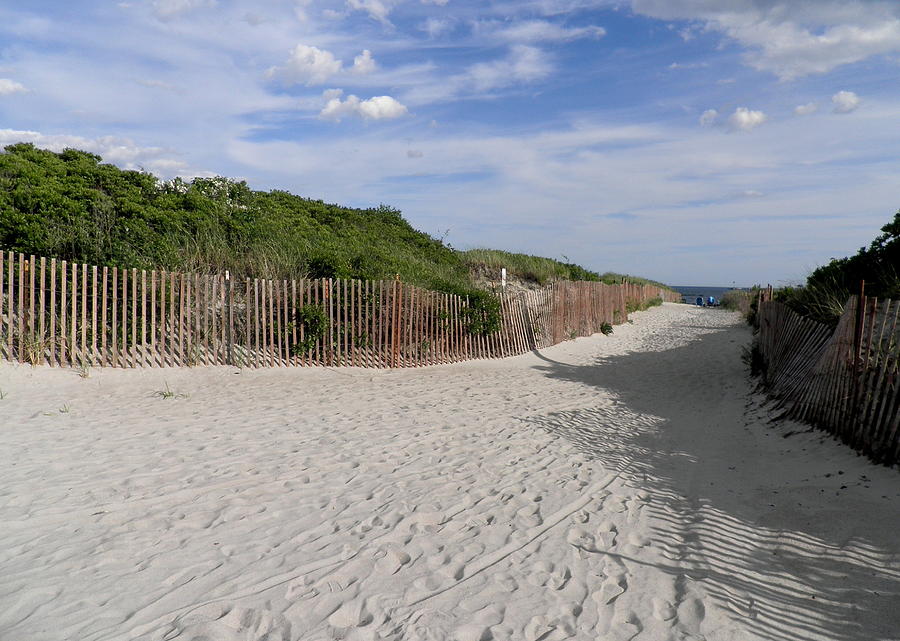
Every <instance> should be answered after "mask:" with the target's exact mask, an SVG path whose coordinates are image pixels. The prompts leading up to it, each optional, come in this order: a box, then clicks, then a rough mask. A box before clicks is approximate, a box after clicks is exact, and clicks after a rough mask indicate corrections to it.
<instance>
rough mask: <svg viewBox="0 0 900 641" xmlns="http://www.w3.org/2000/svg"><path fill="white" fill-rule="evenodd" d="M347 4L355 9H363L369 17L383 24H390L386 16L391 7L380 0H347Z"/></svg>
mask: <svg viewBox="0 0 900 641" xmlns="http://www.w3.org/2000/svg"><path fill="white" fill-rule="evenodd" d="M347 5H348V6H349V7H350V8H351V9H355V10H357V11H365V12H366V13H368V14H369V16H370V17H371V18H373V19H374V20H377V21H378V22H381V23H384V24H390V23H389V21H388V19H387V17H388V14H389V13H390V12H391V7H390V6H389V5H387V4H385V3H384V2H382V1H381V0H347Z"/></svg>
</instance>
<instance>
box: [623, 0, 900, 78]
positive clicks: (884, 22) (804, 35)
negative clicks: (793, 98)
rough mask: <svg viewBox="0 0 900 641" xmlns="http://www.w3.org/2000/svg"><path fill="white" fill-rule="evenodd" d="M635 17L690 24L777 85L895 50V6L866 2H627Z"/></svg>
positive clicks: (899, 47) (899, 19)
mask: <svg viewBox="0 0 900 641" xmlns="http://www.w3.org/2000/svg"><path fill="white" fill-rule="evenodd" d="M632 7H633V8H634V10H635V11H636V12H638V13H642V14H644V15H649V16H652V17H656V18H661V19H664V20H696V21H700V22H702V23H703V24H704V26H705V27H706V28H707V29H709V30H712V31H718V32H720V33H724V34H725V35H727V36H728V37H730V38H733V39H734V40H736V41H738V42H740V43H741V44H742V45H744V46H745V47H748V48H749V49H750V52H749V53H748V56H747V62H748V63H749V64H750V65H751V66H752V67H754V68H756V69H759V70H762V71H770V72H772V73H774V74H776V75H777V76H778V77H779V78H781V79H782V80H791V79H794V78H798V77H801V76H805V75H809V74H815V73H825V72H828V71H830V70H832V69H834V68H835V67H838V66H840V65H845V64H851V63H854V62H859V61H861V60H865V59H866V58H869V57H871V56H875V55H880V54H889V53H893V52H898V51H900V3H897V2H893V1H889V0H868V1H866V2H853V3H848V2H846V0H716V1H712V0H702V1H698V0H632Z"/></svg>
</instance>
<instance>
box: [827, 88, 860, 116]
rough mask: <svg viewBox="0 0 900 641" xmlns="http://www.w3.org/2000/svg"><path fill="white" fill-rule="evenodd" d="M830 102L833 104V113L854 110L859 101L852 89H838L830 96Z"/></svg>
mask: <svg viewBox="0 0 900 641" xmlns="http://www.w3.org/2000/svg"><path fill="white" fill-rule="evenodd" d="M831 102H832V104H834V113H836V114H848V113H850V112H851V111H856V108H857V107H859V102H860V101H859V96H857V95H856V94H855V93H853V92H852V91H838V92H837V93H836V94H834V95H833V96H832V97H831Z"/></svg>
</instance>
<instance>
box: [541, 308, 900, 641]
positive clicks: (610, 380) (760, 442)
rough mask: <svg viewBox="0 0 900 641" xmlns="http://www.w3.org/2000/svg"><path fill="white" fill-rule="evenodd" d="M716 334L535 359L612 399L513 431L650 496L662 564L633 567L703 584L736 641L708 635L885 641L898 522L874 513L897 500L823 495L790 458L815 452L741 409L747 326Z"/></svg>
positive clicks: (808, 470) (893, 607) (818, 470)
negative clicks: (558, 445) (568, 451)
mask: <svg viewBox="0 0 900 641" xmlns="http://www.w3.org/2000/svg"><path fill="white" fill-rule="evenodd" d="M692 327H694V328H696V326H692ZM710 329H712V328H710ZM715 329H716V331H715V332H712V333H706V334H704V335H702V336H700V337H699V338H698V339H697V340H696V341H694V342H692V343H690V344H687V345H684V346H683V347H679V348H676V349H672V350H669V351H666V352H644V353H640V352H638V353H632V354H629V355H626V356H621V357H614V358H608V359H602V360H597V361H596V362H595V363H592V364H590V365H571V364H566V363H562V362H558V361H554V360H551V359H549V358H547V357H546V356H544V355H542V354H540V353H537V352H536V354H537V356H538V357H539V358H541V359H542V360H543V362H544V363H543V364H542V365H539V366H537V367H538V369H540V370H541V371H543V373H544V374H545V375H546V376H548V377H552V378H557V379H563V380H567V381H573V382H578V383H581V384H584V385H590V386H596V387H598V388H604V389H605V390H608V391H610V392H612V395H613V397H614V399H615V401H614V402H613V404H612V405H610V404H608V403H607V404H606V405H605V406H601V407H590V408H584V409H578V410H572V411H565V412H556V413H550V414H547V415H543V416H531V417H527V418H526V419H524V420H526V421H527V422H528V423H531V424H534V425H537V426H539V427H540V428H542V429H544V430H546V431H547V432H549V433H551V434H553V435H556V436H559V437H562V438H564V439H566V440H567V441H569V442H571V443H573V444H574V445H575V446H576V447H577V448H579V450H580V451H582V452H583V453H584V454H585V455H587V456H589V457H591V458H593V459H595V460H598V461H600V462H601V463H602V464H603V465H604V466H606V467H609V468H612V469H621V470H623V471H625V473H624V474H623V477H625V478H628V479H629V481H628V484H629V485H631V486H633V487H635V488H636V489H644V490H647V491H649V492H650V495H651V500H650V504H649V510H650V511H649V514H650V516H651V519H650V522H651V523H652V524H653V525H652V528H653V545H655V546H658V547H659V549H661V550H662V551H663V557H664V558H666V559H667V560H671V563H668V562H666V563H657V562H654V563H650V564H648V563H647V562H643V564H644V565H652V566H653V567H655V568H656V569H658V570H659V571H661V572H665V573H668V574H670V575H671V576H672V578H673V580H674V581H675V586H676V596H678V597H680V596H683V595H684V593H685V591H686V590H688V589H689V586H690V585H700V586H702V590H703V591H705V592H706V593H707V594H708V595H709V596H710V598H711V600H712V602H713V603H715V604H716V605H718V606H720V607H722V608H723V609H724V611H725V612H726V614H727V616H728V619H729V622H730V625H733V634H734V636H730V633H731V632H732V630H731V629H730V625H729V629H728V630H721V629H720V630H718V631H717V638H719V637H721V638H735V639H745V638H748V637H747V636H745V635H746V634H747V633H750V634H752V635H753V636H752V638H759V639H771V640H773V641H774V640H778V641H799V640H812V639H832V640H836V641H837V640H841V641H844V640H846V641H850V640H853V641H872V640H874V639H889V638H896V637H897V635H898V634H900V600H898V593H900V559H898V555H897V548H898V540H897V538H896V537H897V528H896V525H897V524H898V523H897V518H896V516H897V515H896V514H895V515H894V517H893V522H894V527H893V528H892V527H891V526H890V521H891V519H892V517H891V515H890V514H885V510H886V509H889V508H887V507H886V506H892V507H893V506H896V502H890V503H889V502H888V501H884V500H882V497H880V496H877V497H869V498H867V499H863V500H858V499H857V500H855V501H854V500H852V499H850V498H849V497H848V496H847V495H846V494H845V495H844V496H841V497H838V498H830V499H829V498H825V497H826V496H830V497H834V487H833V485H828V483H830V481H828V482H827V483H826V482H825V481H824V474H825V472H832V471H834V470H832V469H830V468H829V463H828V462H825V461H822V462H817V461H816V460H815V459H813V457H811V456H809V455H805V454H803V453H802V452H801V451H799V450H800V448H801V447H802V446H803V445H810V446H811V448H812V449H816V448H815V447H812V446H815V445H818V443H812V440H811V439H812V437H810V438H809V439H807V440H806V441H804V443H800V444H795V443H794V442H793V441H786V440H784V439H782V438H781V435H780V433H779V432H778V431H777V430H776V429H773V428H772V427H771V426H769V425H767V424H766V422H765V420H764V418H763V417H762V416H761V415H760V413H759V411H758V408H755V406H754V405H753V403H752V401H751V397H750V393H749V389H750V387H751V382H750V381H749V380H748V377H747V375H746V372H745V370H744V367H743V364H742V362H741V360H740V350H741V347H742V346H743V345H745V344H746V343H747V341H748V338H749V337H748V333H747V331H746V329H744V328H726V329H724V330H723V329H722V328H721V327H719V328H715ZM698 358H702V359H703V360H702V362H699V361H698ZM754 412H757V417H754V416H753V414H754ZM792 448H793V450H792ZM798 457H806V458H804V459H803V460H804V461H805V462H804V463H803V464H802V465H801V464H797V463H796V460H797V458H798ZM811 459H812V460H811ZM817 466H818V467H817ZM884 471H885V472H887V473H894V472H892V471H891V470H884ZM898 480H900V479H898ZM826 486H827V487H828V489H825V487H826ZM878 500H881V503H878V502H877V501H878ZM623 558H625V557H623ZM630 560H631V561H632V562H635V563H642V562H641V561H639V560H637V559H633V558H632V559H630ZM697 582H699V584H698V583H697ZM723 632H724V633H725V634H724V635H723Z"/></svg>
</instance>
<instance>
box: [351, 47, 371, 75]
mask: <svg viewBox="0 0 900 641" xmlns="http://www.w3.org/2000/svg"><path fill="white" fill-rule="evenodd" d="M376 66H377V65H376V64H375V59H374V58H372V52H371V51H369V50H368V49H363V52H362V53H361V54H359V55H358V56H356V57H355V58H354V59H353V67H351V69H350V72H351V73H358V74H366V73H372V72H373V71H375V67H376Z"/></svg>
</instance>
